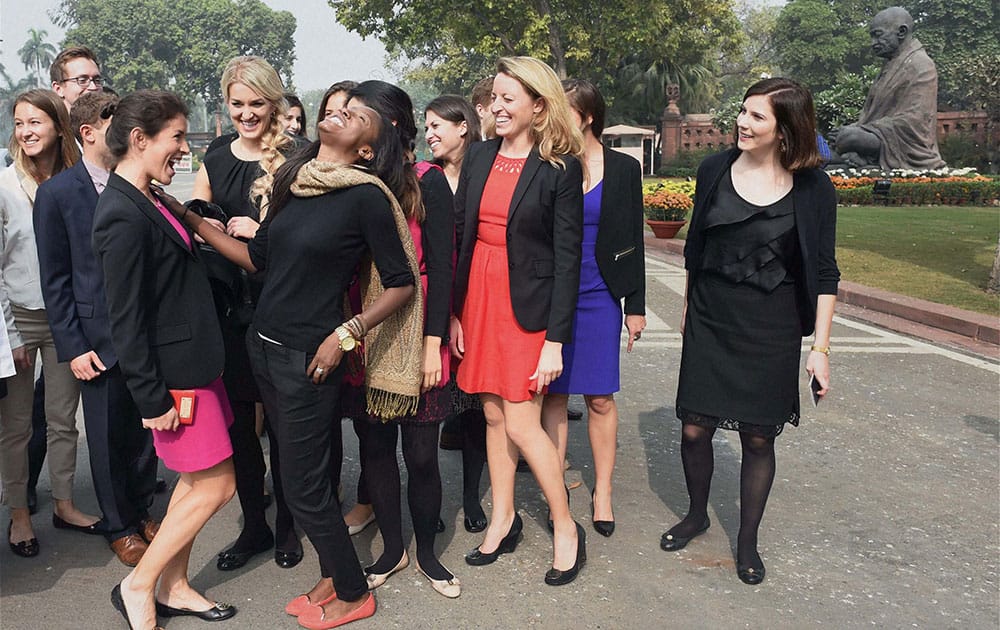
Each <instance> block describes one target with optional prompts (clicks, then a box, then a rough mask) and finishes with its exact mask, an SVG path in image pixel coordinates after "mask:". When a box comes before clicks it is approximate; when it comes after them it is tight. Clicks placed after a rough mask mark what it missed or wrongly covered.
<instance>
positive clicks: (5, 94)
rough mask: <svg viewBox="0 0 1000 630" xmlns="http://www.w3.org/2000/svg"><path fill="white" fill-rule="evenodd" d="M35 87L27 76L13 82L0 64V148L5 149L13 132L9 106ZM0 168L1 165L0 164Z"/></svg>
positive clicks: (12, 120)
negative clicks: (21, 94)
mask: <svg viewBox="0 0 1000 630" xmlns="http://www.w3.org/2000/svg"><path fill="white" fill-rule="evenodd" d="M33 87H35V81H34V77H31V76H28V77H25V78H23V79H21V80H20V81H16V82H15V81H14V80H12V79H11V78H10V75H9V74H7V69H6V68H4V65H3V64H2V63H0V147H6V146H7V141H8V140H9V139H10V134H11V132H12V131H13V130H14V116H13V112H11V106H12V105H13V103H14V99H15V98H16V97H17V95H18V94H20V93H21V92H26V91H28V90H30V89H31V88H33ZM0 168H3V164H2V163H0Z"/></svg>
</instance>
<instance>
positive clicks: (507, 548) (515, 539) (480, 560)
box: [465, 513, 524, 567]
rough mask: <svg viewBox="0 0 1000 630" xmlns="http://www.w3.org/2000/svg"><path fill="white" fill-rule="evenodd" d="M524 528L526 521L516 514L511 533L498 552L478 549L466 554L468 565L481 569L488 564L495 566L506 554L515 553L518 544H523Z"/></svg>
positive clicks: (499, 546) (502, 541)
mask: <svg viewBox="0 0 1000 630" xmlns="http://www.w3.org/2000/svg"><path fill="white" fill-rule="evenodd" d="M523 528H524V521H522V520H521V515H520V514H516V513H515V514H514V522H513V523H511V524H510V531H508V532H507V535H506V536H504V537H503V540H501V541H500V544H499V545H497V548H496V551H493V552H491V553H484V552H482V551H480V550H479V547H476V548H475V549H473V550H472V551H470V552H469V553H467V554H465V562H466V564H471V565H472V566H474V567H481V566H484V565H487V564H493V563H494V562H496V561H497V558H499V557H500V556H501V555H503V554H505V553H514V550H516V549H517V543H519V542H521V530H522V529H523Z"/></svg>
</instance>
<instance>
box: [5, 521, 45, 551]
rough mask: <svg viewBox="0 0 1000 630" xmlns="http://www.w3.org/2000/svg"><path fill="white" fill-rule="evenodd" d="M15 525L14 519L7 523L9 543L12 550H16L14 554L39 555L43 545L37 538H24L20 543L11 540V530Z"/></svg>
mask: <svg viewBox="0 0 1000 630" xmlns="http://www.w3.org/2000/svg"><path fill="white" fill-rule="evenodd" d="M12 527H14V521H11V522H10V524H9V525H7V544H8V545H10V550H11V551H13V552H14V555H16V556H21V557H22V558H34V557H35V556H37V555H38V552H39V550H40V549H41V545H39V544H38V539H37V538H29V539H28V540H22V541H21V542H18V543H12V542H10V530H11V528H12Z"/></svg>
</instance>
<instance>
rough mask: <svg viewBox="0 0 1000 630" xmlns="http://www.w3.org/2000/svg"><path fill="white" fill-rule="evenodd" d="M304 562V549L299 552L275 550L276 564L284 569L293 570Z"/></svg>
mask: <svg viewBox="0 0 1000 630" xmlns="http://www.w3.org/2000/svg"><path fill="white" fill-rule="evenodd" d="M300 562H302V549H298V550H297V551H282V550H281V549H275V550H274V563H275V564H276V565H278V566H279V567H281V568H282V569H291V568H292V567H294V566H296V565H298V563H300Z"/></svg>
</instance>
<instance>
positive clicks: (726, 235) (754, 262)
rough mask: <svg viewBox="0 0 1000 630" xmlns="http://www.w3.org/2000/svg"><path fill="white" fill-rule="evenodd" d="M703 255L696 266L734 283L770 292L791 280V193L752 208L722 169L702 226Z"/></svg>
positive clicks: (728, 173) (793, 245) (728, 172)
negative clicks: (717, 186)
mask: <svg viewBox="0 0 1000 630" xmlns="http://www.w3.org/2000/svg"><path fill="white" fill-rule="evenodd" d="M703 227H704V228H705V252H704V254H703V255H702V259H701V268H702V269H703V270H705V271H711V272H713V273H715V274H717V275H720V276H722V277H724V278H725V279H726V280H729V281H730V282H734V283H743V284H748V285H750V286H755V287H757V288H759V289H763V290H765V291H768V292H770V291H773V290H774V289H775V288H776V287H777V286H778V285H779V284H781V283H782V282H794V281H795V278H794V276H793V275H792V274H791V271H792V270H793V267H794V265H795V257H796V256H795V255H796V249H795V247H796V245H795V214H794V208H793V207H792V194H791V191H789V192H788V194H786V195H785V196H784V197H782V198H781V199H779V200H778V201H776V202H774V203H772V204H768V205H766V206H757V205H754V204H752V203H750V202H749V201H747V200H745V199H743V197H740V195H739V193H737V192H736V188H735V187H734V186H733V178H732V170H731V169H729V170H727V171H726V174H725V175H723V177H722V181H721V182H719V188H718V189H717V190H716V191H715V197H714V198H713V200H712V203H711V205H709V207H708V214H707V215H706V216H705V222H704V224H703Z"/></svg>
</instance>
